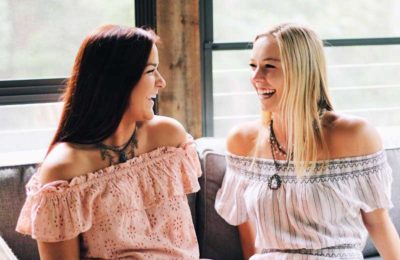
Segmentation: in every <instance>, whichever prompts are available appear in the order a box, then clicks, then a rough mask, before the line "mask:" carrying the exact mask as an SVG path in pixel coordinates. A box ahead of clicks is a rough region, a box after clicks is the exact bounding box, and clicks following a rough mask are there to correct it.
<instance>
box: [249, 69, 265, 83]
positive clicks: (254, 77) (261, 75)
mask: <svg viewBox="0 0 400 260" xmlns="http://www.w3.org/2000/svg"><path fill="white" fill-rule="evenodd" d="M252 80H253V81H262V80H264V73H263V72H262V70H261V69H260V68H257V69H256V70H255V71H254V72H253V75H252Z"/></svg>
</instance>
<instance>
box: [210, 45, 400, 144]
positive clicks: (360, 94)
mask: <svg viewBox="0 0 400 260" xmlns="http://www.w3.org/2000/svg"><path fill="white" fill-rule="evenodd" d="M325 53H326V56H327V63H328V82H329V86H330V91H331V94H332V97H333V101H334V105H335V109H336V110H337V111H338V112H341V113H346V114H351V115H355V116H360V117H363V118H365V119H367V120H368V121H369V122H370V123H372V124H373V125H374V126H376V127H378V129H379V130H380V131H382V132H383V133H382V135H384V141H386V142H387V143H389V140H391V141H390V142H392V141H393V139H396V142H397V143H398V144H399V142H400V138H399V137H398V134H395V133H398V132H400V117H399V116H398V115H399V113H400V102H399V100H400V83H399V80H398V78H399V71H400V46H398V45H393V46H354V47H327V48H325ZM249 57H250V51H249V50H243V51H214V52H213V88H214V93H213V95H214V127H215V129H214V133H215V136H218V137H223V136H225V135H226V134H227V132H228V130H229V129H230V128H231V127H232V126H234V125H237V124H238V123H239V122H241V121H249V120H252V119H254V118H258V116H259V114H260V113H259V103H258V99H257V97H256V95H255V92H254V91H253V88H252V86H251V84H250V69H249V68H248V65H247V64H248V59H249ZM392 145H394V143H392Z"/></svg>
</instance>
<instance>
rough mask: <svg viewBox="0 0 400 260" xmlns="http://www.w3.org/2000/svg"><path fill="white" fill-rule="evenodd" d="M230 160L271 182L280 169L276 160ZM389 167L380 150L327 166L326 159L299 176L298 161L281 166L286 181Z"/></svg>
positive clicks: (351, 174) (234, 166)
mask: <svg viewBox="0 0 400 260" xmlns="http://www.w3.org/2000/svg"><path fill="white" fill-rule="evenodd" d="M227 163H228V165H227V166H228V168H231V169H233V170H235V172H236V171H237V173H238V174H240V175H242V176H244V177H246V178H249V179H251V180H258V181H263V182H268V180H269V178H270V177H271V176H272V175H274V174H275V173H276V169H275V167H274V165H273V163H272V161H271V162H270V161H268V160H255V161H254V162H253V159H251V158H245V157H242V158H240V157H236V156H228V157H227ZM387 168H388V164H387V161H386V156H385V154H384V153H383V152H380V153H378V154H376V155H375V156H373V157H371V156H365V157H357V159H354V160H349V159H344V160H333V161H329V162H328V164H327V165H326V166H325V167H324V166H323V164H322V163H317V165H316V169H315V173H314V174H312V175H306V176H296V174H295V169H294V165H293V164H292V163H290V164H289V165H288V166H284V165H282V167H280V168H279V170H278V174H279V175H280V177H281V179H282V182H283V183H304V184H308V183H323V182H328V181H331V182H339V181H346V180H349V179H355V178H358V177H363V176H370V175H373V174H379V173H381V172H384V171H385V170H386V169H387Z"/></svg>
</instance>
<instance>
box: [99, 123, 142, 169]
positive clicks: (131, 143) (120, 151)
mask: <svg viewBox="0 0 400 260" xmlns="http://www.w3.org/2000/svg"><path fill="white" fill-rule="evenodd" d="M136 129H137V128H136V126H135V130H134V131H133V133H132V135H131V137H130V138H129V140H128V142H126V143H125V144H123V145H120V146H113V145H106V144H103V143H97V144H96V147H97V148H98V149H100V155H101V159H102V160H103V161H104V160H105V159H106V158H108V159H109V160H110V165H112V164H113V163H115V161H114V160H113V156H112V154H111V153H110V151H111V152H114V153H116V154H117V155H118V163H124V162H126V161H127V160H128V148H129V147H130V148H131V151H130V153H131V155H132V154H133V155H132V157H135V148H136V149H137V148H138V141H137V139H136Z"/></svg>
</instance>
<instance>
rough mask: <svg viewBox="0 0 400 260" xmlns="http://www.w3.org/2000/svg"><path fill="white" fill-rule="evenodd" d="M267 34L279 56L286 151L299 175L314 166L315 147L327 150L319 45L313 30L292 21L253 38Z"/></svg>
mask: <svg viewBox="0 0 400 260" xmlns="http://www.w3.org/2000/svg"><path fill="white" fill-rule="evenodd" d="M268 35H270V36H272V37H273V38H274V39H275V40H276V42H277V44H278V47H279V51H280V56H281V65H282V70H283V77H284V87H283V94H282V97H281V100H280V113H281V115H282V120H283V121H282V122H283V124H284V125H285V126H286V134H287V141H288V143H287V154H288V155H290V154H293V159H292V160H293V162H294V165H295V168H296V172H298V173H299V174H301V173H304V171H305V169H306V168H309V167H311V169H312V168H314V167H315V163H316V161H317V156H318V153H317V152H318V147H322V151H324V152H325V153H329V151H328V148H327V145H326V141H325V138H324V136H323V132H322V124H321V120H320V115H321V113H322V112H323V111H332V110H333V106H332V102H331V98H330V96H329V92H328V87H327V75H326V63H325V56H324V51H323V44H322V41H321V40H320V39H319V37H318V36H317V35H316V33H315V32H314V31H312V30H311V29H309V28H307V27H304V26H301V25H296V24H281V25H278V26H276V27H274V28H272V29H271V30H270V31H268V32H267V33H265V34H261V35H258V36H257V37H256V39H255V41H256V40H257V39H259V38H260V37H265V36H268ZM288 157H289V156H288ZM289 159H290V158H288V160H289Z"/></svg>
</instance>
